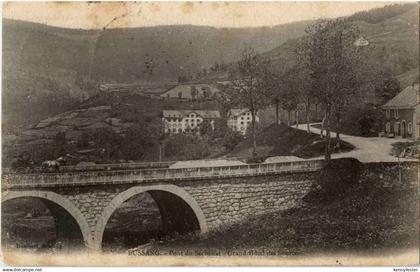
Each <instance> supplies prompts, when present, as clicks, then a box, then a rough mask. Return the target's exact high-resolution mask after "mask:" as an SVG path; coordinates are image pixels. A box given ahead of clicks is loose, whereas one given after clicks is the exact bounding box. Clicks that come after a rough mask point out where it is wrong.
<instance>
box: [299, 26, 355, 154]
mask: <svg viewBox="0 0 420 272" xmlns="http://www.w3.org/2000/svg"><path fill="white" fill-rule="evenodd" d="M306 33H307V36H306V37H305V38H304V40H303V42H302V43H301V44H300V46H299V48H298V50H297V53H298V57H299V61H300V63H301V65H302V66H303V67H305V68H306V69H307V70H308V71H309V74H310V77H311V79H312V83H313V86H314V89H313V91H314V93H316V96H317V97H318V99H319V100H320V102H321V103H322V104H323V107H324V110H325V122H326V127H325V129H326V132H327V139H326V141H327V143H326V145H325V146H326V148H325V159H326V160H327V161H329V160H330V158H331V147H330V144H331V137H330V121H331V116H332V114H333V110H334V111H335V115H336V118H337V120H338V122H337V124H338V125H337V129H338V130H337V135H339V124H340V115H341V113H342V110H343V108H344V106H345V105H346V104H347V103H348V101H349V98H351V97H352V96H353V95H354V93H355V91H356V90H357V88H358V85H359V84H358V83H359V82H358V78H357V72H356V65H357V61H358V58H357V48H355V46H353V43H354V41H355V40H356V37H357V29H356V28H354V27H353V26H352V25H351V24H349V23H348V22H345V21H343V20H341V19H337V20H331V21H323V22H319V23H315V24H313V25H311V26H309V27H308V28H307V29H306Z"/></svg>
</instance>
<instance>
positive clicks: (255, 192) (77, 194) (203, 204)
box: [52, 173, 316, 234]
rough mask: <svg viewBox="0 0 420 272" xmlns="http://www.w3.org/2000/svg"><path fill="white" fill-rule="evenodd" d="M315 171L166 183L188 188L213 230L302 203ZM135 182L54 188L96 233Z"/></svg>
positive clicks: (92, 231)
mask: <svg viewBox="0 0 420 272" xmlns="http://www.w3.org/2000/svg"><path fill="white" fill-rule="evenodd" d="M315 175H316V173H299V174H282V175H271V176H257V177H242V178H227V179H216V180H196V181H182V182H181V181H178V182H175V183H167V184H172V185H175V186H179V187H180V188H182V189H184V190H185V191H187V192H188V193H189V194H190V195H191V196H192V197H193V198H194V199H195V201H196V202H197V203H198V205H199V206H200V208H201V209H202V211H203V213H204V215H205V217H206V221H207V224H208V228H209V230H214V229H218V228H220V227H225V226H229V225H231V224H234V223H238V222H241V221H244V220H246V219H247V218H249V217H251V216H255V215H259V214H264V213H269V212H273V211H278V210H285V209H288V208H291V207H295V206H297V205H299V203H300V201H301V199H302V198H303V196H305V195H306V193H307V192H308V191H309V189H310V187H311V185H312V183H313V181H314V180H315ZM159 184H165V183H162V182H159ZM148 185H151V184H150V183H148ZM132 186H138V184H136V185H130V186H127V185H118V186H116V185H115V186H106V187H101V186H83V187H68V188H65V187H61V188H53V189H52V191H54V192H56V193H58V194H60V195H62V196H65V197H66V198H67V199H69V200H70V201H71V202H72V203H73V204H74V205H75V206H76V207H77V208H79V209H80V211H81V213H82V214H83V215H84V216H85V218H86V221H87V222H88V224H89V228H90V231H91V233H92V234H94V230H95V227H96V224H97V222H98V220H99V218H100V217H101V215H102V212H103V211H104V209H105V208H106V207H107V206H108V205H109V204H110V202H111V201H112V200H113V199H114V198H115V197H116V196H117V195H118V194H119V193H121V192H123V191H125V190H127V189H128V188H130V187H132ZM115 208H116V209H117V208H118V207H115Z"/></svg>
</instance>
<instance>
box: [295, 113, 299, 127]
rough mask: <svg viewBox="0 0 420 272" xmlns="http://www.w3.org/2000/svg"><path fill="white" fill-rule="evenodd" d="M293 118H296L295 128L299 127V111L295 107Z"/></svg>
mask: <svg viewBox="0 0 420 272" xmlns="http://www.w3.org/2000/svg"><path fill="white" fill-rule="evenodd" d="M295 119H296V128H298V127H299V111H298V110H297V109H296V111H295Z"/></svg>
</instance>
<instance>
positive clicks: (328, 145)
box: [325, 106, 331, 162]
mask: <svg viewBox="0 0 420 272" xmlns="http://www.w3.org/2000/svg"><path fill="white" fill-rule="evenodd" d="M325 124H326V125H325V131H326V134H327V135H326V140H325V160H326V161H327V162H329V161H330V160H331V133H330V109H328V106H327V109H326V110H325Z"/></svg>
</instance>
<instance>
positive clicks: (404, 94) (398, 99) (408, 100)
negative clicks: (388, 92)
mask: <svg viewBox="0 0 420 272" xmlns="http://www.w3.org/2000/svg"><path fill="white" fill-rule="evenodd" d="M417 92H419V84H415V85H411V86H408V87H407V88H405V89H404V90H402V91H401V92H400V93H399V94H397V95H396V96H395V97H394V98H392V99H391V100H389V101H388V102H387V103H386V104H385V105H383V106H382V107H383V108H388V109H390V108H401V109H409V108H413V107H414V106H416V105H417V104H418V102H417Z"/></svg>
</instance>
